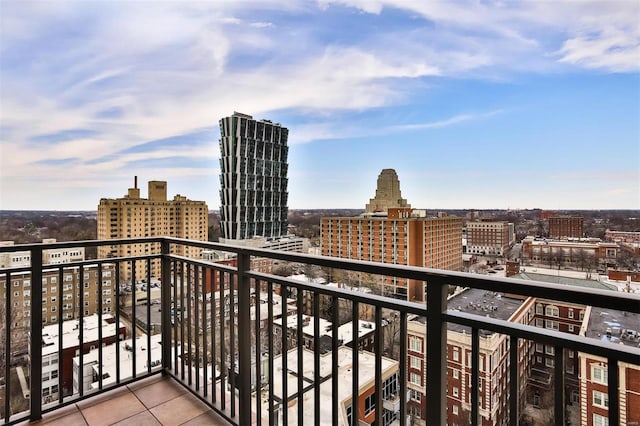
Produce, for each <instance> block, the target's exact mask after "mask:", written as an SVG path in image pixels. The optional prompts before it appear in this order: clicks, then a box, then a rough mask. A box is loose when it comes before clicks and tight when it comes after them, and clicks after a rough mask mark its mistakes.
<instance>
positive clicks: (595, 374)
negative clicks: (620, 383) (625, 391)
mask: <svg viewBox="0 0 640 426" xmlns="http://www.w3.org/2000/svg"><path fill="white" fill-rule="evenodd" d="M591 378H592V380H593V381H594V382H596V383H602V384H603V385H606V384H607V382H608V381H609V372H608V371H607V369H606V368H604V367H600V366H597V365H594V366H593V367H591Z"/></svg>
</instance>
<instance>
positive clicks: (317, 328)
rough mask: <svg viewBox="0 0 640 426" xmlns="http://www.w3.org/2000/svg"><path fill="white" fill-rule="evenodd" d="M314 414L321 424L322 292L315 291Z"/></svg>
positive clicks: (317, 422) (316, 420)
mask: <svg viewBox="0 0 640 426" xmlns="http://www.w3.org/2000/svg"><path fill="white" fill-rule="evenodd" d="M313 316H314V318H315V319H316V321H315V322H314V324H313V349H314V351H313V389H314V390H313V414H314V424H315V425H316V426H320V351H321V349H322V348H321V347H320V293H319V292H317V291H316V292H314V293H313Z"/></svg>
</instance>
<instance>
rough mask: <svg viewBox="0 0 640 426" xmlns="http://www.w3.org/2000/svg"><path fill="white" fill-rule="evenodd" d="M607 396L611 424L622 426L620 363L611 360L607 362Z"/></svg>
mask: <svg viewBox="0 0 640 426" xmlns="http://www.w3.org/2000/svg"><path fill="white" fill-rule="evenodd" d="M607 365H608V371H607V377H608V379H607V394H608V397H609V424H610V425H617V424H620V394H619V390H618V387H619V386H620V376H619V374H620V373H619V367H618V361H617V360H615V359H613V358H609V359H608V360H607Z"/></svg>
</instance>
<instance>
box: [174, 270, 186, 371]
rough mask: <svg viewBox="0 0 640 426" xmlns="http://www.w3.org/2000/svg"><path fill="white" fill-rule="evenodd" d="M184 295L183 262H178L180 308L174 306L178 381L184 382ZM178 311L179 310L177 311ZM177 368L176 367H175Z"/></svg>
mask: <svg viewBox="0 0 640 426" xmlns="http://www.w3.org/2000/svg"><path fill="white" fill-rule="evenodd" d="M176 285H177V284H176ZM184 301H185V294H184V262H182V261H180V306H179V307H178V306H176V307H175V308H176V319H177V320H180V379H181V380H182V381H183V382H184V379H185V377H186V375H185V364H186V360H185V352H186V351H185V333H184V322H185V315H184V314H185V312H186V311H185V308H184V303H185V302H184ZM178 309H179V310H178ZM176 367H177V366H176Z"/></svg>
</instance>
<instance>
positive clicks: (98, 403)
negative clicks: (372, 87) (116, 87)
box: [0, 237, 640, 425]
mask: <svg viewBox="0 0 640 426" xmlns="http://www.w3.org/2000/svg"><path fill="white" fill-rule="evenodd" d="M136 244H144V247H148V251H145V252H144V253H142V254H136V255H128V256H125V257H113V256H111V257H105V258H100V259H88V260H69V261H67V262H62V263H55V264H54V263H46V262H45V261H43V259H44V258H43V251H45V250H51V249H59V248H70V247H81V248H82V250H85V251H86V252H93V253H95V252H98V251H97V250H96V248H98V247H105V248H111V247H115V246H130V247H133V246H134V245H136ZM185 249H189V250H185ZM18 250H19V251H21V252H28V256H29V258H30V262H29V264H24V265H19V266H16V267H10V268H4V269H0V283H1V285H0V290H1V293H0V295H1V296H2V297H3V301H2V302H1V304H0V308H2V309H1V310H0V314H1V315H0V316H1V318H0V349H1V350H2V351H3V358H4V360H5V362H3V363H2V365H0V421H1V422H2V423H3V424H11V425H13V424H30V423H35V422H38V424H65V423H66V424H88V425H94V424H120V425H125V424H163V425H173V424H220V425H252V424H259V425H283V424H300V425H303V424H304V425H307V424H315V425H343V424H344V425H349V424H352V425H355V424H358V425H364V424H367V425H373V424H376V425H420V424H427V425H441V424H442V425H444V424H452V425H453V424H472V425H491V424H513V425H516V424H527V422H531V424H535V423H536V422H540V421H544V419H547V420H548V421H549V422H551V424H557V425H567V424H578V423H577V422H580V421H584V422H585V423H588V424H598V423H597V422H601V421H602V422H603V423H601V424H610V425H614V424H633V422H640V408H639V407H640V399H639V398H638V395H640V389H638V387H640V365H639V364H640V348H639V346H640V345H639V344H640V298H639V297H638V295H637V294H634V293H626V292H622V291H614V290H603V289H597V288H581V287H575V286H571V285H558V284H553V283H545V282H541V281H524V280H517V279H513V278H502V277H495V276H488V275H478V274H467V273H462V272H453V271H444V270H434V269H427V268H419V267H410V266H403V265H392V264H383V263H374V262H364V261H355V260H347V259H340V258H333V257H323V256H315V255H305V254H299V253H292V252H282V251H274V250H267V249H260V248H252V247H240V246H233V245H225V244H218V243H207V242H201V241H197V242H196V241H191V240H186V239H177V238H164V237H154V238H140V239H125V240H103V241H83V242H51V243H43V244H29V245H19V246H12V247H0V253H9V252H13V251H18ZM195 251H202V252H204V253H207V256H205V257H203V258H191V257H187V256H185V255H184V253H187V252H188V253H194V252H195ZM211 251H217V252H224V253H226V255H224V256H217V257H211V256H210V255H209V254H210V253H211ZM217 259H223V260H222V261H218V260H217ZM273 262H277V263H278V264H283V263H287V262H290V263H294V264H296V265H297V267H298V269H304V268H302V267H301V266H300V265H314V266H315V267H317V268H325V269H331V270H332V271H334V272H335V271H338V270H340V271H343V273H342V274H340V275H341V276H351V277H352V278H354V277H355V278H354V280H352V281H351V282H350V283H349V284H348V285H342V284H338V285H336V284H332V285H327V284H323V283H319V282H317V281H315V280H311V279H309V277H307V278H300V277H298V278H296V277H283V276H278V275H274V274H273V273H272V270H273ZM335 275H336V274H334V276H335ZM396 278H397V280H394V279H396ZM372 280H373V281H375V282H377V283H378V284H376V285H373V286H371V285H370V284H371V282H372ZM408 281H411V282H422V283H424V289H425V291H424V293H425V301H422V302H415V301H406V300H401V299H398V298H392V297H387V296H383V295H380V294H376V292H375V291H372V289H374V290H375V289H377V288H380V287H381V286H383V285H385V283H387V282H408ZM354 282H355V284H354ZM358 282H360V283H361V284H362V285H368V287H367V291H359V288H356V287H358V286H359V285H360V284H358ZM569 327H570V328H569ZM569 330H571V331H569ZM587 417H588V418H587Z"/></svg>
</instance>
